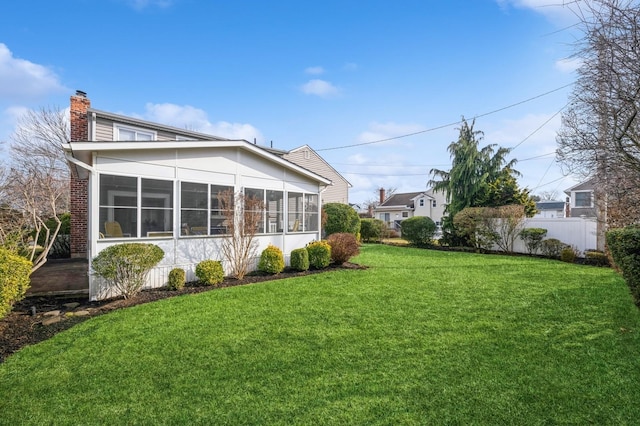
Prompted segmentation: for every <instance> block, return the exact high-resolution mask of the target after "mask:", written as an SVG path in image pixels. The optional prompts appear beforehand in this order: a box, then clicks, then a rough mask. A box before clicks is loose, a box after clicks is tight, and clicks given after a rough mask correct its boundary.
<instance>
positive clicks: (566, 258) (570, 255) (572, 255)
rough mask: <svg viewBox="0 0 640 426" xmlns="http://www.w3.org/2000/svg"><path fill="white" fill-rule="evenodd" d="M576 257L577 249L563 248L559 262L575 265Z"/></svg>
mask: <svg viewBox="0 0 640 426" xmlns="http://www.w3.org/2000/svg"><path fill="white" fill-rule="evenodd" d="M577 257H578V249H576V248H575V247H571V246H565V248H563V249H562V251H561V252H560V260H562V261H563V262H567V263H575V261H576V258H577Z"/></svg>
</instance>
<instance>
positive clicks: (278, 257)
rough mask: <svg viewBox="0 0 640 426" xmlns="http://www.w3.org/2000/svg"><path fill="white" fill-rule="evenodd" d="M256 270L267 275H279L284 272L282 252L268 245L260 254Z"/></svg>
mask: <svg viewBox="0 0 640 426" xmlns="http://www.w3.org/2000/svg"><path fill="white" fill-rule="evenodd" d="M258 270H259V271H262V272H266V273H267V274H279V273H280V272H282V271H283V270H284V256H283V254H282V250H280V249H279V248H278V247H276V246H273V245H271V244H269V246H268V247H267V248H266V249H264V250H262V253H261V254H260V262H258Z"/></svg>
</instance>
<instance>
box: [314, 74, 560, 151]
mask: <svg viewBox="0 0 640 426" xmlns="http://www.w3.org/2000/svg"><path fill="white" fill-rule="evenodd" d="M572 85H573V83H569V84H565V85H564V86H561V87H558V88H556V89H553V90H549V91H548V92H545V93H542V94H540V95H537V96H534V97H532V98H528V99H525V100H523V101H520V102H516V103H514V104H511V105H507V106H505V107H502V108H498V109H495V110H493V111H489V112H485V113H483V114H478V115H475V116H473V117H472V120H475V119H478V118H481V117H486V116H488V115H491V114H496V113H498V112H501V111H504V110H506V109H509V108H513V107H516V106H518V105H522V104H524V103H527V102H531V101H533V100H535V99H538V98H541V97H543V96H547V95H549V94H551V93H554V92H557V91H559V90H562V89H565V88H567V87H569V86H572ZM565 106H566V105H565ZM562 109H564V107H563V108H562ZM460 123H462V120H458V121H454V122H451V123H448V124H443V125H440V126H436V127H431V128H429V129H425V130H420V131H417V132H413V133H407V134H404V135H400V136H393V137H390V138H385V139H378V140H374V141H369V142H361V143H354V144H351V145H342V146H335V147H332V148H320V149H316V150H315V151H333V150H336V149H346V148H353V147H356V146H364V145H373V144H376V143H381V142H388V141H392V140H396V139H403V138H408V137H410V136H415V135H420V134H423V133H428V132H433V131H436V130H440V129H444V128H447V127H451V126H455V125H457V124H460ZM545 124H546V123H545Z"/></svg>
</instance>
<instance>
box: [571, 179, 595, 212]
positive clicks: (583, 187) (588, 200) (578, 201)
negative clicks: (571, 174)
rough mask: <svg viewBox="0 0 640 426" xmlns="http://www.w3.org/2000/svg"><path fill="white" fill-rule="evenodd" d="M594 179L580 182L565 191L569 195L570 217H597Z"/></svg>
mask: <svg viewBox="0 0 640 426" xmlns="http://www.w3.org/2000/svg"><path fill="white" fill-rule="evenodd" d="M594 183H595V182H594V179H589V180H587V181H585V182H582V183H579V184H577V185H575V186H572V187H571V188H569V189H567V190H565V191H564V193H565V194H567V196H568V197H569V214H568V215H567V216H568V217H596V216H597V215H596V205H595V196H594V194H595V186H594Z"/></svg>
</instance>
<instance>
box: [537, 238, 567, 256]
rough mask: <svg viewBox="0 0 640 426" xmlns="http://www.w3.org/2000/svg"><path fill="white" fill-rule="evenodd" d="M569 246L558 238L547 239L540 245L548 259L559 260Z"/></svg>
mask: <svg viewBox="0 0 640 426" xmlns="http://www.w3.org/2000/svg"><path fill="white" fill-rule="evenodd" d="M566 246H567V245H566V244H565V243H563V242H562V241H560V240H558V239H557V238H547V239H546V240H542V242H541V243H540V251H542V254H543V255H545V256H547V257H552V258H554V259H557V258H559V257H560V253H561V252H562V250H563V249H564V248H565V247H566Z"/></svg>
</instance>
